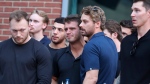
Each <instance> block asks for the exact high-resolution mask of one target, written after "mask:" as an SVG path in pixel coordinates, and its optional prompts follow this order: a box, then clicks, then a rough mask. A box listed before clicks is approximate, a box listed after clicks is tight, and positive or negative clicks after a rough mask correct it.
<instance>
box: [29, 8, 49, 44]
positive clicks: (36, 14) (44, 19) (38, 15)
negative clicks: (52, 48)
mask: <svg viewBox="0 0 150 84" xmlns="http://www.w3.org/2000/svg"><path fill="white" fill-rule="evenodd" d="M48 24H49V18H48V16H47V14H46V13H45V12H44V11H42V10H33V12H32V13H31V15H30V17H29V26H30V27H31V28H30V33H31V35H32V37H33V38H34V39H36V40H37V41H40V42H41V43H42V44H44V45H46V46H47V45H48V44H49V43H50V42H51V41H50V39H49V38H47V36H46V35H44V31H45V29H46V28H47V26H48Z"/></svg>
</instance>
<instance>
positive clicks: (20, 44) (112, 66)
mask: <svg viewBox="0 0 150 84" xmlns="http://www.w3.org/2000/svg"><path fill="white" fill-rule="evenodd" d="M131 9H132V13H131V19H132V20H122V21H120V22H117V21H115V20H111V19H106V16H105V12H104V10H103V9H102V8H100V7H99V6H85V7H83V9H82V10H81V15H78V14H76V15H68V16H67V17H58V18H56V19H55V20H54V23H53V26H52V30H51V37H50V38H48V37H47V36H46V35H44V31H45V30H46V28H47V26H48V24H49V18H48V16H47V14H46V13H45V12H44V11H42V10H33V12H32V13H31V14H30V15H28V14H27V13H26V12H25V11H22V10H16V11H13V12H12V13H11V14H10V16H9V24H10V32H11V35H12V37H11V38H9V39H8V40H5V41H2V42H0V84H149V83H150V67H149V66H150V53H149V50H150V45H149V43H150V0H133V4H132V7H131Z"/></svg>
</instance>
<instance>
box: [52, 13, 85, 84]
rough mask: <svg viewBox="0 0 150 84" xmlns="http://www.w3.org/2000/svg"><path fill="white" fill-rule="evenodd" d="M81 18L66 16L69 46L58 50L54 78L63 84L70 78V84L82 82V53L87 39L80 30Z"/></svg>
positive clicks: (55, 58) (59, 83)
mask: <svg viewBox="0 0 150 84" xmlns="http://www.w3.org/2000/svg"><path fill="white" fill-rule="evenodd" d="M80 22H81V20H80V17H79V16H78V15H69V16H68V17H66V18H65V31H66V38H67V40H68V42H69V46H68V47H66V48H63V49H60V50H58V52H57V53H56V55H55V57H54V62H53V64H54V65H53V67H54V69H53V71H54V74H53V76H54V77H53V79H54V80H55V81H56V82H58V84H62V82H63V83H64V82H65V81H66V79H67V80H68V79H69V82H70V84H81V82H80V55H81V53H82V51H83V46H84V45H85V41H84V39H83V36H82V35H81V31H80V27H79V24H80Z"/></svg>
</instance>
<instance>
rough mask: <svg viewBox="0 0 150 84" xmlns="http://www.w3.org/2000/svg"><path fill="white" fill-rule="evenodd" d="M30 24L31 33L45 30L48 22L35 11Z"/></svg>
mask: <svg viewBox="0 0 150 84" xmlns="http://www.w3.org/2000/svg"><path fill="white" fill-rule="evenodd" d="M29 26H30V28H31V29H30V32H31V33H33V34H34V33H38V32H43V29H45V28H46V26H47V24H46V23H43V17H41V16H39V15H38V14H36V13H33V14H32V15H31V16H30V18H29Z"/></svg>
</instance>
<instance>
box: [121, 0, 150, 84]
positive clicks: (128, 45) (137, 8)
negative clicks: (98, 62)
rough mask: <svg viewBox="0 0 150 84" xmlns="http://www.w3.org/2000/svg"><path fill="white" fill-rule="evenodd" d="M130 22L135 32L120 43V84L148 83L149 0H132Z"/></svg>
mask: <svg viewBox="0 0 150 84" xmlns="http://www.w3.org/2000/svg"><path fill="white" fill-rule="evenodd" d="M131 9H132V13H131V18H132V23H133V26H134V27H136V28H137V32H135V33H133V34H131V35H129V36H127V37H126V38H124V39H123V40H122V43H121V52H120V57H121V81H120V82H121V84H149V83H150V51H149V50H150V45H149V43H150V0H134V1H133V5H132V7H131Z"/></svg>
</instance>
